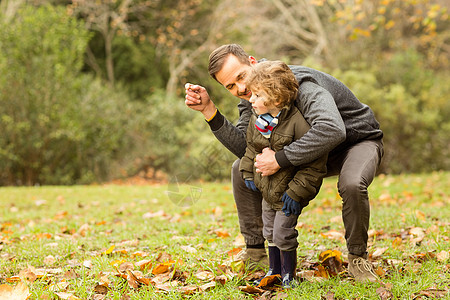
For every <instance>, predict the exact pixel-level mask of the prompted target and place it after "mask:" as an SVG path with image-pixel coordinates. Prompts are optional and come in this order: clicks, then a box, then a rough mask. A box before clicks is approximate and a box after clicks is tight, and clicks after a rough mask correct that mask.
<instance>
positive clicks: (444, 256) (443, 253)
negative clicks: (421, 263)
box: [436, 250, 450, 262]
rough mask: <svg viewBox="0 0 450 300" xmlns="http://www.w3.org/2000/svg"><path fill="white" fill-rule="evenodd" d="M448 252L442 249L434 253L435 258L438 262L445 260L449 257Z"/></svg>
mask: <svg viewBox="0 0 450 300" xmlns="http://www.w3.org/2000/svg"><path fill="white" fill-rule="evenodd" d="M449 256H450V253H449V252H448V251H445V250H442V251H441V252H439V253H438V254H437V255H436V258H437V260H438V261H440V262H445V261H447V260H448V259H449Z"/></svg>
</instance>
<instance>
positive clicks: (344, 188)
mask: <svg viewBox="0 0 450 300" xmlns="http://www.w3.org/2000/svg"><path fill="white" fill-rule="evenodd" d="M382 156H383V144H382V142H381V141H380V140H377V141H363V142H360V143H358V144H356V145H354V146H352V147H351V148H349V149H348V150H347V151H346V153H344V155H343V156H342V157H341V158H342V168H341V171H340V174H339V182H338V190H339V194H340V195H341V197H342V201H343V205H342V218H343V221H344V227H345V238H346V241H347V249H348V252H349V259H350V257H351V259H352V260H353V259H355V258H358V257H362V258H364V260H365V259H366V257H367V256H366V250H367V240H368V235H367V231H368V229H369V220H370V205H369V195H368V192H367V188H368V187H369V185H370V184H371V183H372V181H373V179H374V177H375V174H376V171H377V169H378V167H379V165H380V162H381V158H382ZM352 267H355V266H353V265H352V262H350V266H349V270H350V271H351V273H356V272H357V270H355V269H354V270H353V272H352ZM358 269H359V270H362V269H361V268H358ZM353 275H354V276H355V278H356V279H357V280H359V279H358V278H357V277H358V274H353ZM359 275H360V278H361V279H362V280H361V281H363V280H366V279H367V280H373V279H374V278H372V277H371V275H370V274H364V272H362V273H361V274H359ZM366 277H370V278H366Z"/></svg>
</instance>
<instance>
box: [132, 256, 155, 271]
mask: <svg viewBox="0 0 450 300" xmlns="http://www.w3.org/2000/svg"><path fill="white" fill-rule="evenodd" d="M134 264H135V265H136V267H138V268H139V269H141V270H146V269H151V267H152V261H151V260H149V259H143V260H140V261H138V262H135V263H134Z"/></svg>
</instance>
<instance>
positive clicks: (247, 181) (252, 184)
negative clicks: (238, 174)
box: [245, 179, 259, 192]
mask: <svg viewBox="0 0 450 300" xmlns="http://www.w3.org/2000/svg"><path fill="white" fill-rule="evenodd" d="M245 185H246V186H247V188H249V189H250V190H252V191H254V192H259V190H258V188H257V187H256V185H255V182H254V181H253V180H251V179H245Z"/></svg>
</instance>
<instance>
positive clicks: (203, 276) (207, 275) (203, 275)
mask: <svg viewBox="0 0 450 300" xmlns="http://www.w3.org/2000/svg"><path fill="white" fill-rule="evenodd" d="M195 277H196V278H197V279H200V280H213V279H214V274H213V273H212V272H210V271H199V272H197V273H196V274H195Z"/></svg>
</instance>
